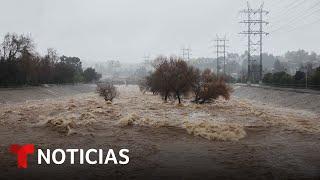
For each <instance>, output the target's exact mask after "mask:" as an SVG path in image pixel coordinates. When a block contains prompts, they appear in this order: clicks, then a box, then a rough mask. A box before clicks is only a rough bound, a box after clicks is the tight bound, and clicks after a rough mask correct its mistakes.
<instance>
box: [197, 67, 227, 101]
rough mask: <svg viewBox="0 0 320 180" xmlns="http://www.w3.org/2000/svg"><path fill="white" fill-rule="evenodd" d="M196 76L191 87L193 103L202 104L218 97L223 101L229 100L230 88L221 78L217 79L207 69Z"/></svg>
mask: <svg viewBox="0 0 320 180" xmlns="http://www.w3.org/2000/svg"><path fill="white" fill-rule="evenodd" d="M197 76H198V78H197V81H195V82H196V83H195V86H193V87H194V88H193V92H194V94H195V100H194V102H195V103H200V104H203V103H205V102H210V101H212V100H213V99H218V98H219V97H220V96H221V97H223V98H224V99H229V98H230V92H231V88H230V87H229V86H228V85H227V84H226V83H225V81H224V80H223V79H222V78H217V77H216V75H215V74H214V73H212V72H211V71H210V70H209V69H207V70H205V71H203V72H202V74H201V75H200V74H199V75H197Z"/></svg>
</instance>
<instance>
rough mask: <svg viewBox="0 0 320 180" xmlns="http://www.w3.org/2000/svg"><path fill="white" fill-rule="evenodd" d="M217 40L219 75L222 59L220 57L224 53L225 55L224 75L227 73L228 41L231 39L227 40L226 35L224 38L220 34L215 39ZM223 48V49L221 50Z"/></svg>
mask: <svg viewBox="0 0 320 180" xmlns="http://www.w3.org/2000/svg"><path fill="white" fill-rule="evenodd" d="M214 41H215V42H216V45H215V47H216V48H217V50H216V54H217V76H219V72H220V69H221V68H220V61H219V57H220V55H221V54H222V55H223V75H224V76H225V75H226V47H227V46H226V42H227V41H229V40H227V38H226V36H224V38H220V37H219V36H218V35H217V37H216V39H215V40H214ZM220 49H222V50H220Z"/></svg>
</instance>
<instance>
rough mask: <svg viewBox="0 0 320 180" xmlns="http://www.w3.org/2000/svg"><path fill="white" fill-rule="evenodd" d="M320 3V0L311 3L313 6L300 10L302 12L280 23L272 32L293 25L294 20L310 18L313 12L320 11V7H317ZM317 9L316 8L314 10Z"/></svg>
mask: <svg viewBox="0 0 320 180" xmlns="http://www.w3.org/2000/svg"><path fill="white" fill-rule="evenodd" d="M319 5H320V2H319V1H317V2H316V3H314V4H313V5H311V7H309V8H308V9H307V10H304V11H300V13H298V14H297V16H295V17H292V18H291V19H289V21H287V23H285V24H283V25H280V26H279V27H277V28H275V29H273V30H272V31H271V32H270V33H273V32H276V31H279V30H281V29H283V28H286V27H288V26H292V25H293V23H294V22H297V21H299V20H301V19H305V18H308V17H310V16H312V15H313V14H315V13H317V12H319V11H320V9H315V8H317V7H318V6H319ZM314 9H315V10H314ZM305 11H307V12H308V13H306V14H304V12H305Z"/></svg>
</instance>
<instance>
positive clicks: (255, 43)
mask: <svg viewBox="0 0 320 180" xmlns="http://www.w3.org/2000/svg"><path fill="white" fill-rule="evenodd" d="M263 5H264V4H263V3H262V5H261V6H260V8H258V9H252V8H251V7H250V4H249V2H247V9H244V10H242V11H240V12H241V13H243V14H245V15H246V19H245V20H243V21H241V22H240V23H242V24H246V25H247V27H248V30H247V31H243V32H241V33H240V34H244V35H247V36H248V78H247V82H248V84H250V83H251V81H252V80H253V73H254V72H255V70H254V69H253V68H252V67H253V63H254V62H255V61H256V60H253V58H252V57H253V55H254V53H256V52H259V55H258V56H259V82H261V81H262V76H263V73H262V72H263V66H262V65H263V63H262V50H263V49H262V47H263V44H262V40H263V35H268V34H269V33H267V32H264V31H263V25H268V24H269V22H267V21H264V20H263V15H267V14H268V13H269V12H268V11H266V10H263ZM252 35H253V36H252ZM257 35H259V39H258V40H257V39H256V36H257ZM255 55H256V54H255Z"/></svg>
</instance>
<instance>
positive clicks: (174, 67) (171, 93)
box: [140, 56, 231, 104]
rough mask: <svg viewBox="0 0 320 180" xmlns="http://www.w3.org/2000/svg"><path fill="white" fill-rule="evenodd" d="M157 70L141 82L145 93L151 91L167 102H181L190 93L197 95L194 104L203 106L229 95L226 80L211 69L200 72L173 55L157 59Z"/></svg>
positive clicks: (155, 64)
mask: <svg viewBox="0 0 320 180" xmlns="http://www.w3.org/2000/svg"><path fill="white" fill-rule="evenodd" d="M154 68H155V71H154V72H153V73H151V74H150V75H149V76H147V77H146V78H145V80H144V81H143V82H142V83H141V85H140V88H141V89H142V90H149V91H151V92H152V93H153V94H160V95H161V96H162V97H163V99H164V100H165V101H167V100H168V98H169V97H173V98H176V99H178V101H179V104H180V103H181V99H182V97H185V96H187V95H188V94H190V93H193V94H194V95H195V102H196V103H198V102H200V103H204V102H208V101H209V100H212V99H216V98H218V97H219V96H222V97H224V98H226V99H228V98H229V96H230V90H231V89H230V88H229V87H228V86H227V85H226V84H225V82H224V81H223V79H218V78H216V77H215V75H214V74H213V73H211V71H210V70H205V71H204V72H202V73H201V72H200V70H198V69H196V68H194V67H193V66H189V65H188V64H187V63H186V62H185V61H183V60H182V59H181V58H178V57H175V56H171V57H170V58H166V57H163V56H160V57H158V58H157V59H156V60H155V63H154Z"/></svg>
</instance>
